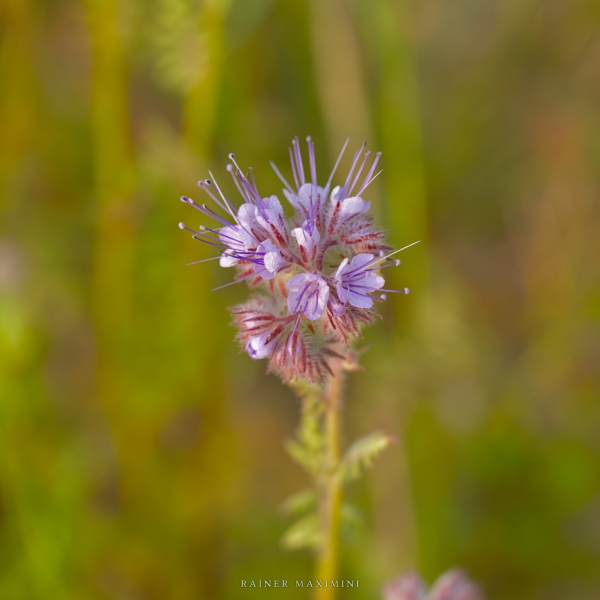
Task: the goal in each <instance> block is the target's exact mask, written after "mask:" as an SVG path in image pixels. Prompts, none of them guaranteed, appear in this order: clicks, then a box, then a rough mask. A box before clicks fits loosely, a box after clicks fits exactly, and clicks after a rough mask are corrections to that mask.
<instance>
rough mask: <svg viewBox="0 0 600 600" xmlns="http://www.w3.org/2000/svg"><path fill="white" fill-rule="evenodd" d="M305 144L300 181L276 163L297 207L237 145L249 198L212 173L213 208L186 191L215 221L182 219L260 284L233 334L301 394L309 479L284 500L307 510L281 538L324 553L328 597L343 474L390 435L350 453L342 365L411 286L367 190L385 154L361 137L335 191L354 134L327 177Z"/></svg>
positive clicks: (240, 309)
mask: <svg viewBox="0 0 600 600" xmlns="http://www.w3.org/2000/svg"><path fill="white" fill-rule="evenodd" d="M307 142H308V168H307V169H305V164H304V161H303V158H302V152H301V148H300V143H299V141H298V139H297V138H296V139H294V140H293V142H292V147H291V148H290V149H289V154H290V162H291V172H292V180H293V184H294V185H292V184H291V183H289V182H288V180H287V179H286V178H285V177H284V176H283V175H282V174H281V172H280V171H279V170H278V169H277V167H276V166H275V165H273V164H272V166H273V169H274V170H275V172H276V173H277V175H278V177H279V178H280V179H281V181H282V183H283V185H284V189H283V195H284V196H285V197H286V199H287V201H288V202H289V204H290V205H291V207H292V211H293V214H292V215H291V216H286V214H285V212H284V210H283V207H282V205H281V202H280V201H279V199H278V198H277V196H273V195H272V196H263V195H262V194H261V193H260V192H259V190H258V187H257V184H256V181H255V179H254V174H253V172H252V170H251V169H249V170H248V172H246V173H244V172H242V170H241V169H240V167H239V166H238V164H237V162H236V160H235V157H234V155H233V154H230V155H229V158H230V160H231V164H229V165H228V171H229V173H230V175H231V177H232V178H233V182H234V184H235V186H236V187H237V190H238V192H239V194H240V196H241V204H239V205H236V204H235V203H234V202H233V201H231V200H230V199H229V198H228V197H226V196H225V194H224V193H223V191H222V189H221V188H220V187H219V185H218V184H217V182H216V181H215V179H214V177H213V176H212V174H211V179H206V180H203V181H200V182H199V185H200V187H201V188H202V189H203V190H204V191H205V192H206V194H207V195H208V196H209V198H210V199H211V200H212V202H214V205H213V206H209V205H207V204H198V203H196V202H195V201H194V200H192V199H191V198H188V197H183V198H182V200H183V201H184V202H185V203H186V204H189V205H190V206H192V207H194V208H195V209H196V210H198V211H199V212H201V213H202V214H203V215H205V216H206V217H210V218H211V219H212V220H213V221H214V222H215V223H216V224H215V225H213V226H212V227H211V226H208V225H201V226H200V227H199V228H198V229H197V230H195V229H192V228H189V227H187V226H186V225H184V224H183V223H180V227H181V228H182V229H186V230H187V231H189V232H190V233H191V234H192V235H193V237H194V238H195V239H197V240H200V241H201V242H204V243H205V244H207V245H208V246H210V247H212V248H214V249H215V250H216V251H217V252H218V255H217V256H215V257H213V258H212V259H207V260H219V263H220V265H221V266H222V267H225V268H231V269H234V270H235V272H236V275H235V279H234V281H233V282H231V283H236V282H239V281H246V282H247V283H248V285H249V286H250V288H251V289H252V290H255V291H254V293H253V294H252V296H251V297H250V298H249V299H248V300H247V301H246V302H243V303H242V304H239V305H237V306H234V307H233V308H231V312H232V314H233V322H234V324H235V326H236V327H237V338H238V340H239V342H240V343H241V345H242V348H243V349H244V350H245V351H246V352H247V353H248V355H249V356H250V357H251V358H253V359H256V360H261V359H266V360H268V361H269V370H270V371H272V372H275V373H277V374H278V375H279V376H280V377H281V378H282V380H283V381H284V382H285V383H287V384H289V385H291V386H292V388H293V389H294V391H295V392H296V393H297V395H298V396H299V397H300V400H301V411H302V414H301V424H300V427H299V429H298V432H297V435H296V437H295V439H293V440H291V441H290V442H289V443H288V445H287V450H288V452H289V454H290V455H291V456H292V458H293V459H294V460H295V461H296V462H298V463H299V464H300V465H301V466H302V467H303V468H304V470H305V471H306V472H307V474H308V476H309V477H310V478H311V480H312V484H313V485H312V487H311V488H309V489H306V490H302V491H301V492H299V493H298V494H294V495H293V496H292V497H290V498H288V500H286V502H284V505H283V508H284V511H285V512H287V513H288V514H298V513H307V514H304V516H303V517H302V518H300V520H299V521H298V522H296V523H295V524H293V525H292V526H291V527H290V528H289V529H288V531H287V532H286V533H285V534H284V535H283V538H282V543H283V545H284V546H285V547H287V548H291V549H296V548H310V549H313V550H314V551H316V553H317V567H316V581H317V582H319V585H317V588H318V589H317V590H315V593H316V595H315V599H316V600H332V599H333V598H335V594H336V588H335V580H336V579H335V578H336V576H337V573H338V562H339V527H340V523H341V521H342V519H343V518H344V516H345V515H349V514H352V507H350V506H349V505H347V504H343V503H342V487H343V484H344V483H345V482H346V481H349V480H352V479H354V478H356V477H357V476H358V475H360V473H361V472H362V470H363V469H364V468H365V467H367V466H369V465H370V464H371V461H372V459H373V458H374V457H375V456H376V455H377V454H379V452H381V451H382V450H383V449H384V448H385V447H386V446H388V445H389V444H390V443H391V442H392V441H393V438H392V437H390V436H388V435H386V434H384V433H381V432H375V433H371V434H369V435H366V436H365V437H363V438H361V439H359V440H356V441H355V442H353V443H352V444H351V445H350V446H349V447H348V449H347V450H346V452H345V454H344V455H342V452H341V449H340V448H341V427H340V415H341V409H342V390H343V385H342V383H343V379H344V374H345V372H346V371H351V370H355V369H356V368H357V364H356V353H355V352H353V351H352V350H351V344H352V342H353V341H354V340H355V339H356V338H357V337H359V336H360V334H361V329H363V328H364V326H366V325H369V324H370V323H373V321H374V320H375V319H376V318H377V312H376V310H375V304H376V303H377V302H381V301H383V300H385V298H386V294H387V293H389V292H401V293H407V292H408V289H403V290H391V289H386V288H385V287H384V286H385V279H384V277H383V275H382V271H383V270H384V269H385V268H387V267H390V266H397V265H398V264H399V263H400V261H399V260H396V259H394V258H392V257H393V256H394V255H395V254H396V253H397V252H400V250H403V249H404V248H401V249H400V250H395V251H393V250H392V248H391V247H390V246H388V245H387V244H386V243H385V240H384V237H385V236H384V232H383V231H382V230H381V229H379V228H377V227H375V226H374V223H373V217H372V215H370V214H369V209H370V207H371V203H370V202H369V201H367V200H365V199H364V198H363V193H364V192H365V190H366V189H367V188H368V186H369V185H370V184H371V182H372V181H373V179H375V177H376V176H377V174H378V173H376V169H377V165H378V163H379V159H380V153H377V154H376V155H375V156H374V157H373V159H372V160H371V153H370V152H365V145H364V144H363V145H362V146H361V147H360V148H359V150H358V151H357V152H356V153H355V155H354V159H353V161H352V165H351V167H350V170H349V172H348V174H347V176H346V178H345V181H344V183H343V184H342V185H338V186H336V187H334V188H333V189H330V187H331V184H332V181H333V177H334V175H335V172H336V170H337V167H338V165H339V163H340V160H341V158H342V154H343V152H344V150H345V148H346V145H347V142H346V144H345V145H344V148H342V151H341V152H340V155H339V157H338V159H337V161H336V164H335V166H334V168H333V170H332V172H331V174H330V176H329V178H328V180H327V182H326V183H325V184H324V185H319V183H318V181H317V167H316V161H315V150H314V145H313V142H312V141H311V139H310V138H308V139H307ZM415 243H416V242H415ZM411 245H412V244H411ZM406 247H408V246H406ZM200 262H203V261H200ZM231 283H229V284H226V285H231ZM215 289H218V288H215Z"/></svg>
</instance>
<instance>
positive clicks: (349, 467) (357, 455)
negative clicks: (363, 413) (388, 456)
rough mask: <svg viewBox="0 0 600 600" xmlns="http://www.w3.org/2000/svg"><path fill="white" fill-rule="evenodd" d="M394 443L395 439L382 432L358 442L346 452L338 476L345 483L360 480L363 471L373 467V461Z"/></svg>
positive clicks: (367, 436) (372, 434)
mask: <svg viewBox="0 0 600 600" xmlns="http://www.w3.org/2000/svg"><path fill="white" fill-rule="evenodd" d="M394 441H396V440H395V438H393V437H392V436H389V435H387V434H385V433H383V432H382V431H375V432H374V433H370V434H369V435H366V436H365V437H362V438H360V439H358V440H356V441H355V442H354V443H353V444H352V445H351V446H350V448H348V450H347V451H346V454H345V455H344V458H343V459H342V462H341V463H340V466H339V467H338V472H337V476H338V477H339V478H340V479H342V480H344V481H352V480H353V479H358V477H360V475H361V473H362V471H364V470H365V469H366V468H367V467H370V466H371V464H372V463H373V459H374V458H376V457H377V456H378V455H379V454H381V452H383V451H384V450H385V449H386V448H387V447H388V446H389V445H390V444H391V443H392V442H394Z"/></svg>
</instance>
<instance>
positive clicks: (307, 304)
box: [287, 273, 329, 321]
mask: <svg viewBox="0 0 600 600" xmlns="http://www.w3.org/2000/svg"><path fill="white" fill-rule="evenodd" d="M287 289H288V291H289V294H288V299H287V306H288V310H289V311H290V313H297V312H301V313H304V315H305V316H306V317H307V318H308V319H310V320H311V321H315V320H316V319H319V318H320V317H321V315H322V314H323V312H324V311H325V307H326V306H327V300H328V298H329V286H328V285H327V283H325V281H324V280H323V279H322V278H321V277H319V276H318V275H314V274H312V273H302V274H300V275H295V276H294V277H292V278H291V279H290V280H289V281H288V283H287Z"/></svg>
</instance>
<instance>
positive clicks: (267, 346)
mask: <svg viewBox="0 0 600 600" xmlns="http://www.w3.org/2000/svg"><path fill="white" fill-rule="evenodd" d="M269 338H271V339H270V340H269ZM278 339H279V338H278V336H273V335H272V334H271V333H270V332H267V333H263V334H262V335H257V336H256V337H253V338H250V340H249V341H248V343H247V344H246V351H247V352H248V354H249V355H250V358H253V359H255V360H260V359H261V358H266V357H267V356H270V355H271V353H272V352H273V350H274V349H275V346H276V345H277V340H278Z"/></svg>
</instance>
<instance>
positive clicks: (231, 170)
mask: <svg viewBox="0 0 600 600" xmlns="http://www.w3.org/2000/svg"><path fill="white" fill-rule="evenodd" d="M226 169H227V172H228V173H229V174H230V175H231V178H232V179H233V182H234V183H235V187H236V188H237V189H238V192H239V193H240V196H241V197H242V198H243V199H244V202H250V200H249V199H248V197H247V196H246V192H245V191H244V189H243V188H242V186H241V185H240V182H239V181H238V177H237V174H236V171H235V169H234V168H233V165H227V167H226Z"/></svg>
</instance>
